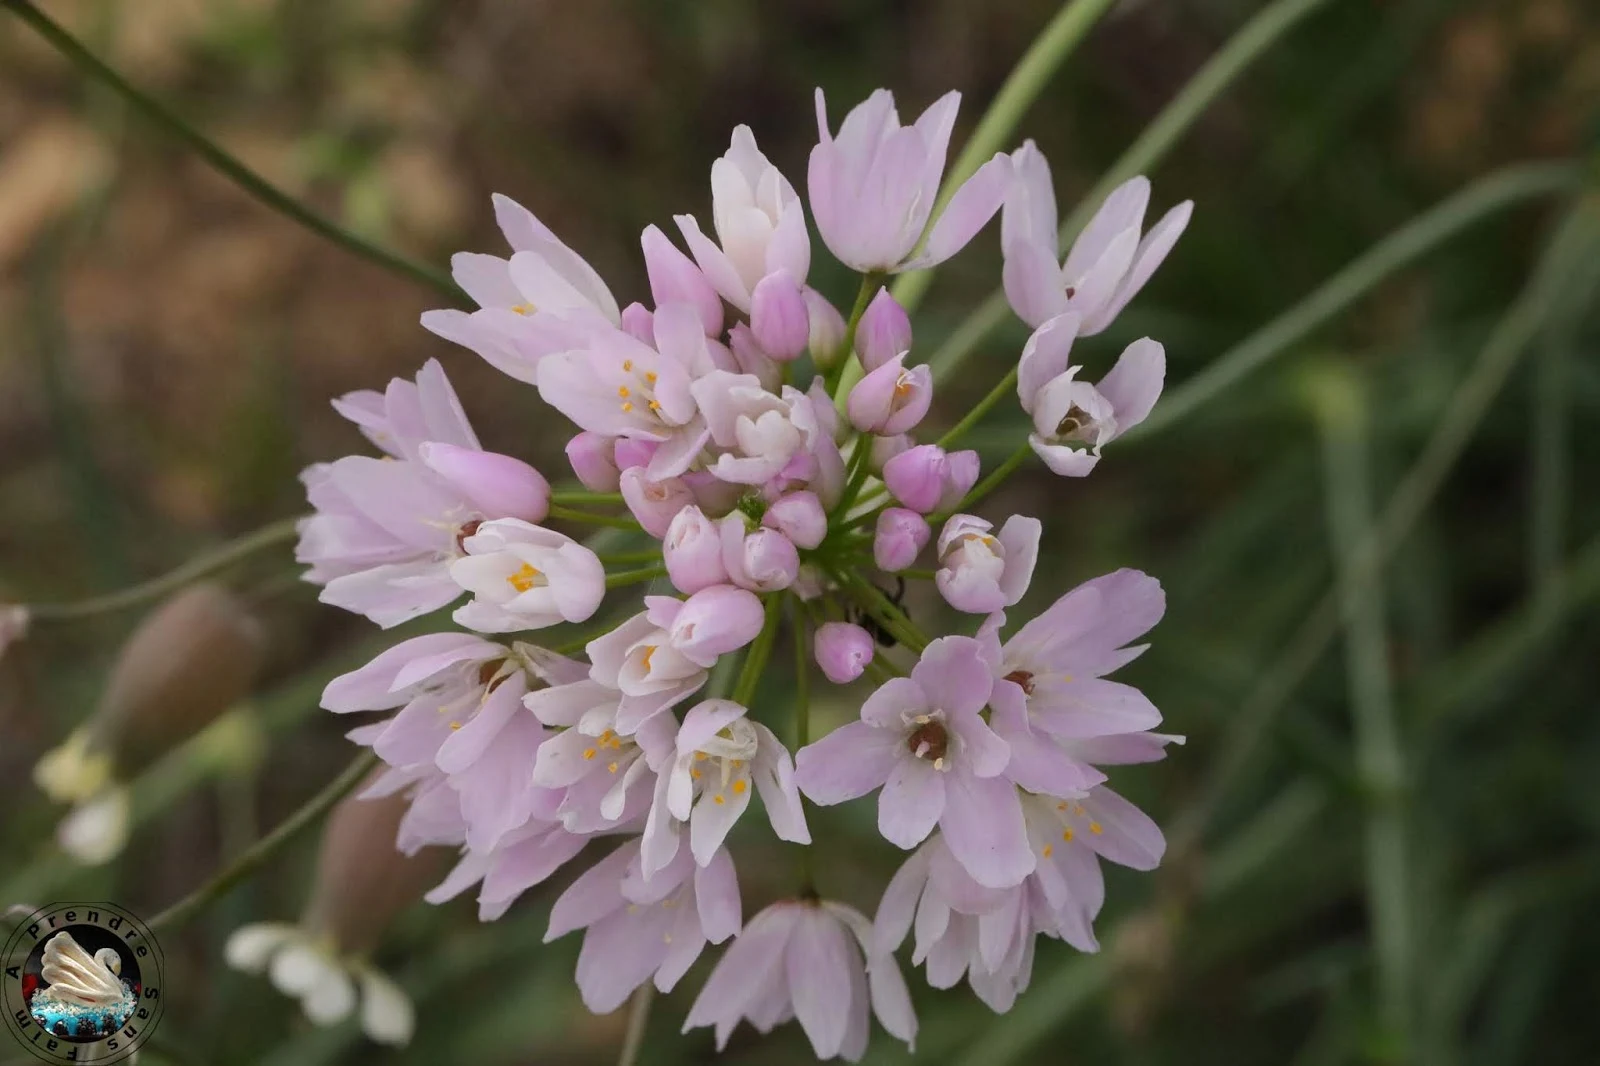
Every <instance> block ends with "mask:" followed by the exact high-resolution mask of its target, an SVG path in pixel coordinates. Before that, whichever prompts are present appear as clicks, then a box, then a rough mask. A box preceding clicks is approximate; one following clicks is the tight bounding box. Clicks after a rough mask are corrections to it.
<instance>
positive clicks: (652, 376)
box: [644, 370, 656, 385]
mask: <svg viewBox="0 0 1600 1066" xmlns="http://www.w3.org/2000/svg"><path fill="white" fill-rule="evenodd" d="M644 380H645V382H646V383H647V384H650V385H654V384H655V383H656V372H655V371H654V370H646V371H645V372H644Z"/></svg>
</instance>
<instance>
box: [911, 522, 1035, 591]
mask: <svg viewBox="0 0 1600 1066" xmlns="http://www.w3.org/2000/svg"><path fill="white" fill-rule="evenodd" d="M993 528H994V526H993V524H991V523H989V522H986V521H984V520H983V519H981V518H977V517H975V516H973V515H965V514H958V515H952V516H950V520H949V521H948V522H946V523H945V524H944V529H942V530H941V531H940V532H939V547H938V552H939V572H938V573H937V574H935V575H934V583H935V584H937V585H938V586H939V592H940V594H941V595H943V596H944V598H945V602H947V603H949V604H950V606H952V607H954V608H955V609H956V610H958V611H970V612H972V613H974V614H984V613H987V612H989V611H998V610H999V609H1000V608H1002V607H1009V606H1011V605H1012V604H1014V603H1016V602H1017V601H1018V600H1020V599H1022V594H1023V593H1024V592H1027V591H1028V582H1029V581H1031V580H1032V579H1033V567H1034V563H1036V562H1037V561H1038V558H1039V535H1040V533H1041V531H1042V529H1043V526H1042V525H1041V524H1040V522H1039V520H1038V519H1037V518H1029V517H1027V516H1025V515H1012V516H1011V517H1010V518H1008V519H1006V524H1005V525H1004V526H1001V527H1000V535H999V536H998V537H996V536H993V535H991V534H990V532H989V531H990V530H991V529H993Z"/></svg>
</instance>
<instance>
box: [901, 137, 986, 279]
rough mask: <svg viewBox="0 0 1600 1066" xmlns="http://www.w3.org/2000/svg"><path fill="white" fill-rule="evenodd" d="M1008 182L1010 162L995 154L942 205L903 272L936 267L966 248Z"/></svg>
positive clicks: (983, 224) (984, 221)
mask: <svg viewBox="0 0 1600 1066" xmlns="http://www.w3.org/2000/svg"><path fill="white" fill-rule="evenodd" d="M1010 181H1011V158H1010V157H1009V156H1007V155H1005V154H1004V153H1001V154H997V155H996V156H995V157H994V158H993V159H991V160H989V161H988V162H987V163H985V164H983V166H981V167H979V168H978V169H977V171H976V172H975V173H974V174H973V175H972V177H970V178H968V179H967V180H966V181H964V182H962V183H961V188H959V189H957V190H956V194H955V195H954V196H953V197H951V198H950V202H949V203H948V204H947V205H945V209H944V213H943V214H941V215H940V216H939V218H938V220H937V221H935V222H934V224H933V231H932V232H931V233H929V234H928V242H927V244H926V245H924V246H923V249H922V254H921V255H918V256H916V257H915V258H913V259H912V260H910V261H909V262H907V263H906V264H905V266H904V267H902V268H901V269H903V270H921V269H923V268H924V267H930V266H936V265H937V264H939V263H942V262H944V261H945V260H946V259H949V258H950V257H951V256H952V255H955V254H956V253H957V252H959V251H961V249H963V248H965V247H966V246H967V242H968V241H970V240H972V238H973V237H974V236H975V235H976V234H977V232H978V231H979V230H980V229H982V228H983V227H984V226H985V225H986V224H987V223H988V221H989V220H990V219H991V218H993V217H994V213H995V212H996V211H998V210H1000V204H1001V203H1002V202H1003V201H1004V200H1005V197H1006V186H1007V184H1008V183H1009V182H1010Z"/></svg>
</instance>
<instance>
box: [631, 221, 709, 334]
mask: <svg viewBox="0 0 1600 1066" xmlns="http://www.w3.org/2000/svg"><path fill="white" fill-rule="evenodd" d="M639 243H640V246H641V247H642V248H643V249H644V266H645V273H646V274H647V275H648V276H649V278H650V295H651V298H652V299H654V300H655V302H656V310H657V311H660V310H661V308H662V307H663V306H664V305H666V304H670V303H685V304H688V305H689V306H690V307H693V308H694V309H695V313H696V314H698V315H699V316H700V325H701V327H702V328H703V329H704V330H705V334H706V336H708V337H715V336H716V335H717V334H719V333H721V332H722V297H720V296H718V295H717V290H716V289H713V288H712V287H711V283H710V282H709V281H707V280H706V276H705V275H704V274H702V273H701V272H700V268H699V267H698V266H696V265H695V262H694V260H693V259H690V258H689V257H688V256H687V255H684V254H683V253H682V252H681V251H679V250H678V247H677V245H675V244H673V243H672V242H671V241H670V240H668V239H667V235H666V234H665V233H662V232H661V230H660V228H659V227H657V226H650V227H649V228H647V229H646V230H645V231H644V233H643V235H642V236H641V237H640V240H639Z"/></svg>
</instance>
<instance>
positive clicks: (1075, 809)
mask: <svg viewBox="0 0 1600 1066" xmlns="http://www.w3.org/2000/svg"><path fill="white" fill-rule="evenodd" d="M1072 813H1073V814H1076V815H1077V816H1078V817H1079V818H1082V817H1083V816H1084V815H1085V814H1088V813H1089V812H1088V811H1086V810H1084V809H1083V804H1081V803H1074V804H1073V805H1072Z"/></svg>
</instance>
